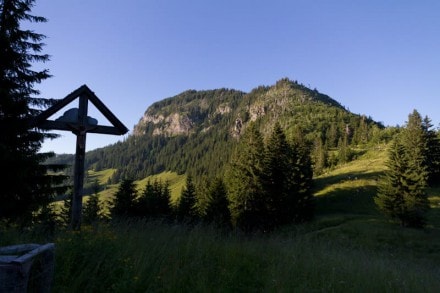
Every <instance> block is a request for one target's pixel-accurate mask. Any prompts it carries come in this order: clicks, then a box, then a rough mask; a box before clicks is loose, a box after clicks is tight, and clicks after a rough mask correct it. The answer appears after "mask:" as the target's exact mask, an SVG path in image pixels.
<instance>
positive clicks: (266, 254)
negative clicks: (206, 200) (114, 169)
mask: <svg viewBox="0 0 440 293" xmlns="http://www.w3.org/2000/svg"><path fill="white" fill-rule="evenodd" d="M356 223H358V224H356ZM366 225H369V224H368V222H360V221H358V222H351V223H350V225H348V226H347V225H345V224H341V225H339V226H338V227H337V228H336V229H322V227H318V226H317V225H316V224H315V225H309V226H307V225H306V226H301V227H291V228H290V230H289V229H287V230H285V231H280V232H278V233H276V234H272V235H254V236H244V235H241V234H240V233H237V232H231V233H227V234H225V233H221V232H219V231H216V230H214V229H211V228H210V227H205V226H196V227H185V226H175V225H169V224H164V223H161V222H147V221H120V222H114V223H112V224H103V225H99V226H95V227H91V226H89V227H84V229H83V230H82V231H81V232H71V231H61V232H58V233H56V234H55V236H54V238H53V239H51V240H53V241H55V243H56V271H55V272H56V273H55V279H54V292H176V291H178V292H438V290H439V288H440V279H439V278H438V276H439V273H440V270H439V266H438V260H440V257H439V255H440V252H439V249H438V248H439V247H438V246H435V245H434V244H432V243H433V242H432V241H431V240H440V235H439V233H438V231H416V230H414V231H413V230H409V231H408V230H399V231H395V232H394V234H393V233H391V235H388V234H387V233H389V232H391V231H393V230H392V229H394V226H387V225H385V226H384V225H383V224H382V223H377V224H374V223H373V226H374V225H376V226H380V227H382V228H381V229H382V230H380V229H379V230H378V229H376V228H377V227H376V226H374V227H373V229H370V230H368V229H365V226H366ZM373 230H374V231H376V233H375V234H372V235H371V238H373V239H375V240H376V241H378V242H377V243H376V241H371V239H370V240H368V239H369V238H368V235H367V233H366V231H373ZM3 233H4V234H3V235H4V236H5V235H8V237H6V238H3V239H2V240H7V241H6V242H8V241H13V242H14V243H17V240H18V239H19V240H20V241H27V242H29V241H32V242H35V240H38V235H36V234H32V233H16V234H14V233H9V234H7V233H6V232H5V231H3ZM414 233H415V234H414ZM423 235H424V236H423ZM421 236H423V239H420V241H418V240H417V239H418V238H420V237H421ZM39 240H40V241H43V239H39ZM46 240H48V239H46ZM411 241H412V243H408V242H411ZM436 243H439V242H436ZM3 244H7V243H3ZM437 245H438V244H437ZM417 246H419V247H418V248H417ZM415 247H416V248H417V250H418V251H419V253H412V249H414V248H415ZM425 249H428V250H429V249H430V250H431V254H429V252H426V251H425Z"/></svg>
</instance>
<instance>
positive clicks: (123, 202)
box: [111, 179, 137, 217]
mask: <svg viewBox="0 0 440 293" xmlns="http://www.w3.org/2000/svg"><path fill="white" fill-rule="evenodd" d="M136 198H137V191H136V187H135V184H134V181H133V180H132V179H123V180H122V182H121V184H120V185H119V188H118V191H117V192H116V194H115V198H114V201H113V207H112V209H111V214H112V216H116V217H121V216H122V217H127V216H133V215H134V214H135V200H136Z"/></svg>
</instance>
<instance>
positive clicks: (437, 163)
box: [422, 116, 440, 185]
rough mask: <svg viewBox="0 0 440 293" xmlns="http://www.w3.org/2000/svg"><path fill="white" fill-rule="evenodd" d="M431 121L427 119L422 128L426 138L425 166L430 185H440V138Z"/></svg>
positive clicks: (424, 120)
mask: <svg viewBox="0 0 440 293" xmlns="http://www.w3.org/2000/svg"><path fill="white" fill-rule="evenodd" d="M432 126H433V125H432V123H431V119H429V117H427V116H426V117H425V118H424V119H423V122H422V127H423V129H424V131H425V136H426V155H425V164H426V167H427V171H428V184H430V185H434V184H436V185H437V184H440V138H439V137H438V135H437V133H436V132H435V131H434V130H433V129H432Z"/></svg>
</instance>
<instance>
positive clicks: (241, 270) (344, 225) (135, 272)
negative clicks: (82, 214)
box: [0, 148, 440, 292]
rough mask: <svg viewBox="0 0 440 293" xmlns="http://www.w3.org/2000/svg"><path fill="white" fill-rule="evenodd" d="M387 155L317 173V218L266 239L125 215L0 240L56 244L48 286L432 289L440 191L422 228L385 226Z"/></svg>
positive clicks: (371, 153) (436, 282)
mask: <svg viewBox="0 0 440 293" xmlns="http://www.w3.org/2000/svg"><path fill="white" fill-rule="evenodd" d="M385 160H386V149H385V148H376V149H370V150H366V151H364V154H363V155H362V156H361V157H360V158H359V159H358V160H356V161H354V162H351V163H348V164H346V165H343V166H341V167H340V168H337V169H334V170H331V171H329V172H327V173H326V174H324V175H322V176H319V177H317V178H316V180H315V187H314V192H315V195H316V208H317V210H316V218H315V219H314V220H313V221H312V222H310V223H307V224H303V225H296V226H288V227H284V228H283V229H281V230H279V231H276V232H275V233H272V234H269V235H266V234H258V235H252V236H244V235H241V234H240V233H238V232H233V233H227V234H224V233H221V232H220V231H216V230H213V229H211V228H209V227H204V226H197V227H192V228H189V227H183V226H179V225H170V224H164V223H160V222H144V221H131V222H118V223H112V224H111V225H110V224H109V225H104V224H103V225H99V226H93V227H84V228H83V230H82V231H81V233H77V232H69V231H60V232H57V233H56V234H55V236H53V237H49V238H48V237H47V236H45V235H44V234H42V233H32V232H18V231H14V230H0V245H7V244H15V243H20V242H22V243H29V242H47V241H54V242H55V243H56V247H57V249H56V271H55V279H54V292H78V291H81V292H176V291H178V292H438V291H439V288H440V279H439V278H438V276H439V275H440V266H439V263H440V205H439V203H440V188H431V189H429V194H430V199H431V203H432V207H433V209H432V210H431V212H430V214H429V219H428V226H427V227H426V228H425V229H423V230H414V229H407V228H402V227H400V226H399V225H397V224H393V223H390V222H389V221H388V220H387V219H385V218H384V217H383V216H382V215H381V214H379V213H378V212H377V210H376V208H375V206H374V202H373V196H374V195H375V192H376V186H377V178H378V176H380V174H381V173H382V172H383V170H384V169H385ZM102 175H103V174H102ZM161 176H169V177H168V178H169V179H170V182H171V180H174V181H173V182H174V184H175V186H177V185H178V184H182V182H183V180H184V179H183V178H179V177H178V176H177V175H175V174H172V173H165V174H162V175H161ZM163 178H164V177H163ZM144 180H145V179H144ZM143 183H144V181H141V184H140V185H141V186H142V185H143ZM176 189H177V187H176ZM90 276H93V278H90Z"/></svg>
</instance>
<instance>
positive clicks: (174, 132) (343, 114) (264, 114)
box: [86, 78, 381, 182]
mask: <svg viewBox="0 0 440 293" xmlns="http://www.w3.org/2000/svg"><path fill="white" fill-rule="evenodd" d="M251 121H255V122H257V123H258V127H259V129H260V131H261V132H262V134H263V135H264V136H265V137H266V136H267V135H268V134H269V133H270V132H271V131H272V129H273V126H274V124H275V122H279V123H280V125H281V126H282V128H283V129H284V131H285V133H286V136H287V138H289V139H292V138H295V137H298V136H300V137H301V138H302V139H304V140H306V141H307V142H309V143H310V146H311V147H312V146H313V145H316V144H320V145H322V146H325V147H326V148H337V147H339V146H340V145H341V143H344V144H346V145H347V144H353V145H355V144H360V143H366V142H367V141H368V140H369V139H370V138H371V137H372V133H373V132H374V131H375V130H376V129H378V128H381V125H380V124H379V123H376V122H374V121H373V120H372V119H371V118H367V117H366V116H364V115H358V114H353V113H351V112H349V111H348V110H346V109H345V108H344V107H343V106H342V105H341V104H339V103H338V102H337V101H335V100H334V99H332V98H330V97H329V96H327V95H324V94H322V93H319V92H318V91H317V90H316V89H315V90H312V89H309V88H307V87H305V86H304V85H302V84H299V83H297V82H296V81H291V80H289V79H287V78H283V79H281V80H279V81H278V82H276V84H275V85H273V86H259V87H256V88H255V89H253V90H252V91H251V92H249V93H245V92H242V91H238V90H233V89H225V88H223V89H215V90H203V91H196V90H188V91H185V92H183V93H181V94H178V95H176V96H174V97H171V98H167V99H164V100H162V101H158V102H156V103H154V104H152V105H151V106H150V107H149V108H148V109H147V110H146V111H145V113H144V115H143V116H142V117H141V118H140V120H139V123H138V124H137V125H136V126H135V127H134V130H133V135H131V136H130V137H128V138H127V139H126V140H125V141H124V142H119V143H116V144H114V145H111V146H108V147H105V148H101V149H98V150H94V151H91V152H89V153H88V154H87V159H86V160H87V166H89V168H94V169H95V170H100V169H106V168H115V169H117V170H118V171H117V172H116V173H115V176H114V178H113V182H117V181H118V180H119V179H120V178H123V177H130V178H135V179H137V178H143V177H145V176H147V175H152V174H156V173H160V172H163V171H175V172H177V173H180V174H183V173H188V172H189V173H192V174H193V175H194V176H195V177H197V176H215V175H219V174H221V173H222V172H223V167H224V166H225V164H226V163H227V162H228V161H229V157H230V154H231V152H232V149H233V148H234V146H235V145H236V143H237V141H238V140H239V139H240V137H241V135H242V134H243V133H244V132H245V131H246V127H247V126H248V124H249V123H250V122H251Z"/></svg>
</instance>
